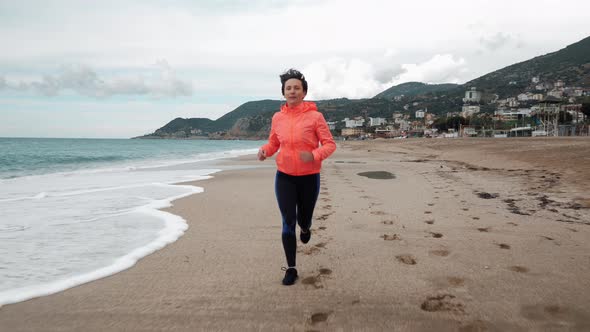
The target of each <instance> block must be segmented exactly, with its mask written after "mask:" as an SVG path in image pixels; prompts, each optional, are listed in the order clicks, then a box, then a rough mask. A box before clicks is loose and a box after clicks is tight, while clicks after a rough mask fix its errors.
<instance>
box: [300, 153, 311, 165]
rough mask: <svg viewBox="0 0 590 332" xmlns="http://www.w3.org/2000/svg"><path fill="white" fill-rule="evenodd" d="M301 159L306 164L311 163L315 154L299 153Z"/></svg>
mask: <svg viewBox="0 0 590 332" xmlns="http://www.w3.org/2000/svg"><path fill="white" fill-rule="evenodd" d="M299 158H301V161H303V162H304V163H310V162H312V161H313V153H311V152H309V151H299Z"/></svg>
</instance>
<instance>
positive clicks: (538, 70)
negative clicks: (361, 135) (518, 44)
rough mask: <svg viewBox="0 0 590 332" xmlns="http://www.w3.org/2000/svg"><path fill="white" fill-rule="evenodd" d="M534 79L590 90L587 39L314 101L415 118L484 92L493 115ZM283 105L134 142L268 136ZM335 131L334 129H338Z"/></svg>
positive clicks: (340, 114)
mask: <svg viewBox="0 0 590 332" xmlns="http://www.w3.org/2000/svg"><path fill="white" fill-rule="evenodd" d="M533 77H539V78H540V80H541V81H542V82H555V81H557V80H562V81H564V82H565V83H566V84H567V85H568V86H577V87H582V88H585V89H588V88H590V37H587V38H585V39H582V40H581V41H579V42H577V43H574V44H572V45H569V46H567V47H565V48H563V49H561V50H559V51H556V52H553V53H548V54H545V55H542V56H538V57H535V58H532V59H530V60H527V61H523V62H520V63H516V64H513V65H510V66H508V67H505V68H502V69H499V70H496V71H494V72H491V73H489V74H486V75H484V76H481V77H479V78H476V79H474V80H471V81H469V82H467V83H465V84H461V85H458V84H425V83H421V82H407V83H403V84H399V85H396V86H393V87H391V88H389V89H387V90H385V91H383V92H381V93H379V94H377V95H376V96H374V97H373V98H366V99H347V98H339V99H330V100H319V101H316V103H317V105H318V109H319V111H320V112H322V113H323V114H324V117H325V118H326V120H327V121H338V123H340V120H342V119H343V118H345V117H349V118H351V117H354V116H359V115H362V116H369V117H384V118H390V117H391V116H392V113H393V112H401V113H404V114H413V112H414V111H416V110H418V109H427V110H428V112H430V113H434V114H446V113H447V112H458V111H460V110H461V106H462V105H463V100H462V99H463V96H464V94H465V91H466V90H467V89H470V88H471V87H475V88H477V90H478V91H482V92H483V99H482V102H481V109H482V111H483V112H493V110H494V108H495V106H494V105H491V104H489V102H490V101H491V100H492V99H494V98H508V97H516V96H517V95H518V94H519V93H523V92H527V91H531V92H532V91H534V85H533V84H531V80H532V78H533ZM281 103H282V101H280V100H259V101H249V102H246V103H244V104H242V105H240V106H239V107H238V108H236V109H235V110H233V111H231V112H229V113H227V114H225V115H224V116H222V117H220V118H219V119H217V120H210V119H206V118H190V119H183V118H176V119H174V120H172V121H170V122H169V123H167V124H166V125H164V126H163V127H161V128H159V129H158V130H156V131H155V132H154V133H152V134H148V135H145V136H141V137H138V138H187V137H198V136H200V137H208V138H266V137H267V135H268V132H269V130H270V119H271V118H272V115H273V114H274V112H276V111H277V110H278V109H279V107H280V105H281ZM337 128H338V127H337Z"/></svg>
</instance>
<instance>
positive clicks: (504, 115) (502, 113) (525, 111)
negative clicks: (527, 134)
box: [494, 108, 532, 121]
mask: <svg viewBox="0 0 590 332" xmlns="http://www.w3.org/2000/svg"><path fill="white" fill-rule="evenodd" d="M531 111H532V110H531V109H529V108H519V109H518V110H517V111H512V110H502V109H499V110H497V111H495V112H494V117H496V118H497V119H501V120H506V121H509V120H518V119H521V118H523V117H530V116H531Z"/></svg>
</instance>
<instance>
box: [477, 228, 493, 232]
mask: <svg viewBox="0 0 590 332" xmlns="http://www.w3.org/2000/svg"><path fill="white" fill-rule="evenodd" d="M477 230H478V231H480V232H485V233H487V232H489V231H490V227H485V228H483V227H482V228H478V229H477Z"/></svg>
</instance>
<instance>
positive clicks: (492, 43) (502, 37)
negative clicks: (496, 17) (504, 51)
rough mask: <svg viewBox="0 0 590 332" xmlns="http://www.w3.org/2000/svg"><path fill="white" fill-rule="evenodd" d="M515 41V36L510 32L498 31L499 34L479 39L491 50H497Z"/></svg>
mask: <svg viewBox="0 0 590 332" xmlns="http://www.w3.org/2000/svg"><path fill="white" fill-rule="evenodd" d="M512 41H514V38H513V37H512V36H510V35H508V34H505V33H502V32H498V33H497V34H495V35H493V36H490V37H481V38H480V39H479V42H480V44H482V45H483V46H484V47H485V48H487V49H488V50H490V51H495V50H497V49H500V48H502V47H504V46H505V45H507V44H509V43H510V42H512Z"/></svg>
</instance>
